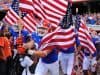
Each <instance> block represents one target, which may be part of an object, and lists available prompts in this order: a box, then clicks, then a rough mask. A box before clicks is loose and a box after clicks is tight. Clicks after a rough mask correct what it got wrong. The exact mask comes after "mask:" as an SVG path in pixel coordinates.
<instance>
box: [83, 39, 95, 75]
mask: <svg viewBox="0 0 100 75" xmlns="http://www.w3.org/2000/svg"><path fill="white" fill-rule="evenodd" d="M96 40H97V39H96V38H92V41H93V43H94V44H95V41H96ZM83 53H84V60H83V73H84V75H85V74H87V71H88V70H91V72H95V71H96V68H95V67H94V65H95V64H97V61H96V55H97V52H95V53H94V54H91V53H90V51H89V50H88V49H84V50H83ZM91 57H92V58H91Z"/></svg>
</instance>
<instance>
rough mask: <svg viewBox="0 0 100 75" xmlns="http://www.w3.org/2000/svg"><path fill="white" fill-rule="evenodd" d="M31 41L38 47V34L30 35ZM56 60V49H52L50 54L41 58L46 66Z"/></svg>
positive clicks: (39, 39) (39, 37) (39, 40)
mask: <svg viewBox="0 0 100 75" xmlns="http://www.w3.org/2000/svg"><path fill="white" fill-rule="evenodd" d="M32 39H33V40H34V41H35V42H36V43H38V45H39V43H40V42H41V39H42V37H41V36H39V35H38V33H35V32H34V33H32ZM57 60H58V54H57V51H56V49H53V50H52V52H50V53H49V54H48V55H47V56H46V57H43V58H42V62H44V63H47V64H50V63H53V62H55V61H57Z"/></svg>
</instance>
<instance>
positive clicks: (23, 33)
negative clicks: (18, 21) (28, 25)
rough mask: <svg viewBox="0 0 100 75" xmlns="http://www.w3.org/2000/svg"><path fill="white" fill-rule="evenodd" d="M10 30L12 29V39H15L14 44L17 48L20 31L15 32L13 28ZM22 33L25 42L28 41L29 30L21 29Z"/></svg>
mask: <svg viewBox="0 0 100 75" xmlns="http://www.w3.org/2000/svg"><path fill="white" fill-rule="evenodd" d="M9 31H10V33H11V35H12V37H13V39H12V40H13V42H14V45H15V48H16V39H17V37H18V36H19V32H15V31H14V30H13V29H10V30H9ZM21 35H22V37H23V42H24V43H25V42H26V38H27V36H29V32H28V31H26V30H22V31H21Z"/></svg>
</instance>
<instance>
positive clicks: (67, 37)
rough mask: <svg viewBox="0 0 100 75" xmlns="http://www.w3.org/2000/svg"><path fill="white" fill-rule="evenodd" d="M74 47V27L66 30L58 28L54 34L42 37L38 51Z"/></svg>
mask: <svg viewBox="0 0 100 75" xmlns="http://www.w3.org/2000/svg"><path fill="white" fill-rule="evenodd" d="M74 45H75V32H74V27H73V26H71V27H70V28H68V29H62V28H60V27H59V28H58V29H57V30H56V31H55V32H52V33H49V34H47V35H46V36H44V37H43V39H42V41H41V44H40V50H46V49H49V50H52V48H58V49H64V48H69V47H71V46H74Z"/></svg>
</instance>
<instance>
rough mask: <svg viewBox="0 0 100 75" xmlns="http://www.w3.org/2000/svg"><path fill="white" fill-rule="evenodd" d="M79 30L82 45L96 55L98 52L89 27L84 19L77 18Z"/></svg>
mask: <svg viewBox="0 0 100 75" xmlns="http://www.w3.org/2000/svg"><path fill="white" fill-rule="evenodd" d="M77 22H78V23H77V24H78V26H77V28H78V38H79V40H80V44H81V45H82V46H83V47H84V48H87V49H88V50H89V51H90V52H91V53H94V52H95V51H96V48H95V46H94V44H93V41H92V37H91V35H90V34H89V30H88V27H87V26H86V24H85V23H84V21H83V20H82V19H80V18H79V16H77Z"/></svg>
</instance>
